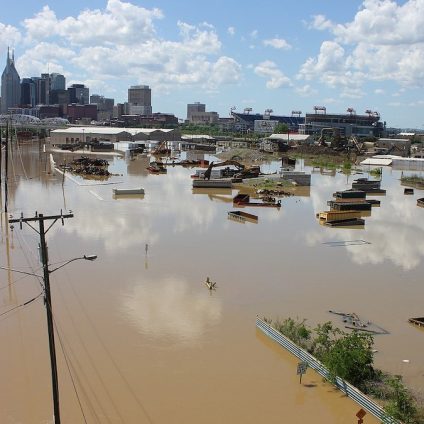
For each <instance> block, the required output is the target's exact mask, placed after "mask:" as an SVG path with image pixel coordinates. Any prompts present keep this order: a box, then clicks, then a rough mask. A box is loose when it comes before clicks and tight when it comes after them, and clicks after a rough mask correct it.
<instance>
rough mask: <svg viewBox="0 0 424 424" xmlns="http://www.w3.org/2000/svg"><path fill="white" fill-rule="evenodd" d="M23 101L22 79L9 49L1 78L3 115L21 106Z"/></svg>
mask: <svg viewBox="0 0 424 424" xmlns="http://www.w3.org/2000/svg"><path fill="white" fill-rule="evenodd" d="M20 101H21V79H20V78H19V74H18V71H17V70H16V68H15V55H14V53H12V57H10V53H9V48H8V49H7V61H6V67H5V68H4V71H3V74H2V76H1V108H0V110H1V113H7V110H8V109H9V108H10V107H17V106H19V104H20Z"/></svg>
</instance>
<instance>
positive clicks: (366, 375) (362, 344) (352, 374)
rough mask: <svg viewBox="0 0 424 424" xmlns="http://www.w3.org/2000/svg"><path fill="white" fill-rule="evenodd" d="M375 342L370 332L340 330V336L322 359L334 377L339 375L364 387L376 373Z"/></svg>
mask: <svg viewBox="0 0 424 424" xmlns="http://www.w3.org/2000/svg"><path fill="white" fill-rule="evenodd" d="M373 344H374V339H373V337H372V336H371V335H370V334H363V333H361V332H359V331H356V330H354V331H353V332H352V333H350V334H347V333H344V332H340V337H338V338H337V339H336V340H335V341H334V342H333V343H332V345H331V347H330V348H329V349H328V351H327V352H326V353H325V352H324V354H323V357H322V361H323V363H324V364H325V365H326V366H327V368H328V370H329V371H330V374H331V376H332V377H333V378H335V377H336V376H338V377H340V378H342V379H344V380H346V381H348V382H349V383H351V384H353V385H354V386H356V387H358V388H362V387H363V386H364V384H365V382H366V381H368V380H370V379H372V378H373V377H374V374H375V371H374V368H373V362H374V354H373V352H372V346H373Z"/></svg>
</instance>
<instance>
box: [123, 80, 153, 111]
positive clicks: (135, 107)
mask: <svg viewBox="0 0 424 424" xmlns="http://www.w3.org/2000/svg"><path fill="white" fill-rule="evenodd" d="M128 103H129V112H130V114H134V115H151V114H152V90H151V89H150V87H149V86H148V85H133V86H131V87H130V88H129V89H128Z"/></svg>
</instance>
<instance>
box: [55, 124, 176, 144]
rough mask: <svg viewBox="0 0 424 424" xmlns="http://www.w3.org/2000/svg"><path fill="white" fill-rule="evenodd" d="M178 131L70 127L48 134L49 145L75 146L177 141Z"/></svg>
mask: <svg viewBox="0 0 424 424" xmlns="http://www.w3.org/2000/svg"><path fill="white" fill-rule="evenodd" d="M179 140H181V133H180V131H179V129H158V128H114V127H91V126H90V127H70V128H66V129H57V130H53V131H51V132H50V143H51V144H53V145H59V144H75V143H89V142H94V141H99V142H100V141H102V142H111V143H116V142H120V141H179Z"/></svg>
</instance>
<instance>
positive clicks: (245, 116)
mask: <svg viewBox="0 0 424 424" xmlns="http://www.w3.org/2000/svg"><path fill="white" fill-rule="evenodd" d="M232 114H233V116H234V117H235V118H236V119H237V120H239V121H244V122H245V123H247V124H250V125H252V126H253V125H254V122H255V121H258V120H264V119H265V118H264V115H262V114H260V113H254V114H250V113H236V112H232ZM266 119H269V120H271V121H278V122H281V123H284V124H287V125H288V126H290V127H298V126H299V124H304V123H305V118H304V117H301V116H278V115H266Z"/></svg>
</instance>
